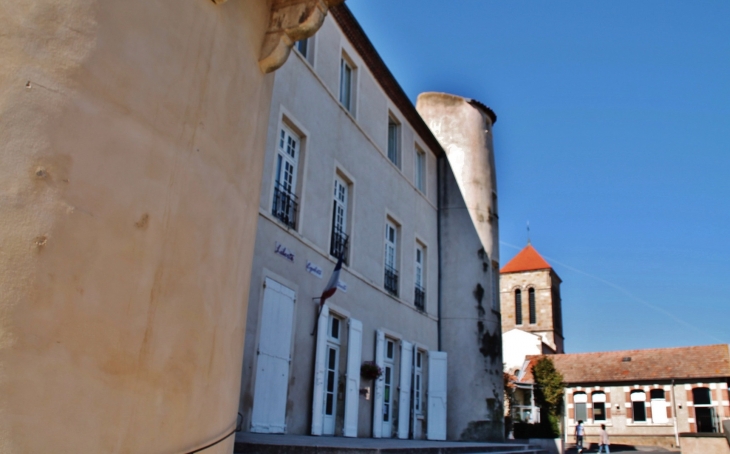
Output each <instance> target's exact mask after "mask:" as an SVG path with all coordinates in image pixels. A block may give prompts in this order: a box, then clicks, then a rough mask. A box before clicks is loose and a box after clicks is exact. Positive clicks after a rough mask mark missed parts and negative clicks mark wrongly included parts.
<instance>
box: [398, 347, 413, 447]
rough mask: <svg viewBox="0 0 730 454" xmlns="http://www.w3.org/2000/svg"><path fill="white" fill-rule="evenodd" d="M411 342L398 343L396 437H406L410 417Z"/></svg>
mask: <svg viewBox="0 0 730 454" xmlns="http://www.w3.org/2000/svg"><path fill="white" fill-rule="evenodd" d="M412 362H413V344H411V343H410V342H407V341H401V344H400V393H399V397H398V438H401V439H407V438H408V423H409V422H410V419H411V366H412Z"/></svg>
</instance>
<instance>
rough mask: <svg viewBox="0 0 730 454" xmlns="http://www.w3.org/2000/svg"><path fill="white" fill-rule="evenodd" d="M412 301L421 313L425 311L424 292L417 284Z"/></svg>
mask: <svg viewBox="0 0 730 454" xmlns="http://www.w3.org/2000/svg"><path fill="white" fill-rule="evenodd" d="M413 301H414V304H415V305H416V308H417V309H420V310H422V311H423V310H425V309H426V290H424V289H423V287H421V286H420V285H418V284H416V295H415V299H414V300H413Z"/></svg>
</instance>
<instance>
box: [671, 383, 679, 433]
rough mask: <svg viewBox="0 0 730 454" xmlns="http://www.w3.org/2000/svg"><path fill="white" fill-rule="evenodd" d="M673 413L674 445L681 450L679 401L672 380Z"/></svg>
mask: <svg viewBox="0 0 730 454" xmlns="http://www.w3.org/2000/svg"><path fill="white" fill-rule="evenodd" d="M672 412H673V413H674V444H675V445H676V446H677V447H678V448H679V447H680V446H679V429H678V428H677V399H676V397H674V379H672Z"/></svg>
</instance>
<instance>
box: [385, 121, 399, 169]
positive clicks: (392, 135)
mask: <svg viewBox="0 0 730 454" xmlns="http://www.w3.org/2000/svg"><path fill="white" fill-rule="evenodd" d="M388 159H390V160H391V162H392V163H393V164H395V165H397V166H398V167H400V124H398V122H397V121H395V119H394V118H393V117H392V116H390V115H389V116H388Z"/></svg>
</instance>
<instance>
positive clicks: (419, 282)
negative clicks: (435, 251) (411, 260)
mask: <svg viewBox="0 0 730 454" xmlns="http://www.w3.org/2000/svg"><path fill="white" fill-rule="evenodd" d="M425 261H426V249H425V248H424V247H423V246H421V245H420V244H416V263H415V268H416V276H415V278H416V279H415V280H416V291H415V299H414V304H415V306H416V307H417V308H418V309H420V310H425V308H426V284H425V282H424V279H425V275H424V271H423V268H424V264H425Z"/></svg>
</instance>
